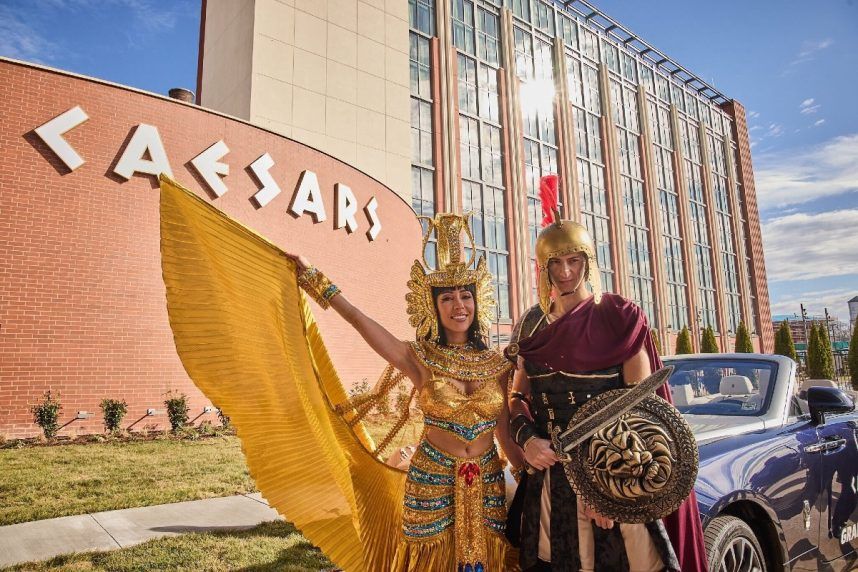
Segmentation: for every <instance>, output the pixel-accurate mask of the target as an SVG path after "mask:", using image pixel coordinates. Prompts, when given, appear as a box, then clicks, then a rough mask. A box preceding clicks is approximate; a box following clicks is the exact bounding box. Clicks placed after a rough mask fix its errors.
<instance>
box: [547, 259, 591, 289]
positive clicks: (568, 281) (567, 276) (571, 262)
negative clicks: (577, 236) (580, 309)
mask: <svg viewBox="0 0 858 572" xmlns="http://www.w3.org/2000/svg"><path fill="white" fill-rule="evenodd" d="M586 269H587V259H586V258H585V257H584V255H583V254H582V253H580V252H573V253H572V254H565V255H563V256H557V257H554V258H549V259H548V276H549V277H550V278H551V283H552V284H553V285H554V288H556V289H557V291H558V292H559V293H561V294H565V293H569V292H574V291H575V290H577V289H578V287H579V286H580V285H581V282H582V280H583V278H584V272H585V271H586Z"/></svg>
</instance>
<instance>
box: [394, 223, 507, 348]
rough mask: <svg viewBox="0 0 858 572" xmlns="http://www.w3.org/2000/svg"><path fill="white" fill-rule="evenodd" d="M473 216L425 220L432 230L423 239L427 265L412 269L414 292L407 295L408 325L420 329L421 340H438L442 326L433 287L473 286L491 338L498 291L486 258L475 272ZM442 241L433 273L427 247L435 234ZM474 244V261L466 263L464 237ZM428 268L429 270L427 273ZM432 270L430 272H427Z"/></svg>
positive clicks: (480, 317)
mask: <svg viewBox="0 0 858 572" xmlns="http://www.w3.org/2000/svg"><path fill="white" fill-rule="evenodd" d="M470 217H471V214H470V213H468V214H466V215H464V216H462V215H456V214H450V213H438V214H436V215H435V218H429V217H419V218H421V219H423V218H425V219H426V220H427V222H428V223H429V224H428V227H427V229H426V234H425V235H424V236H423V264H422V265H421V264H420V262H419V261H418V260H415V261H414V265H413V266H412V267H411V279H410V280H409V281H408V289H409V290H410V292H408V294H406V296H405V300H406V301H407V302H408V322H409V323H410V324H411V325H412V326H413V327H415V328H417V339H418V340H422V339H425V338H426V337H427V335H428V336H429V339H432V340H434V339H437V338H438V333H439V328H440V325H439V324H438V313H437V312H436V311H435V299H434V298H433V296H432V287H433V286H434V287H436V288H438V287H441V288H444V287H447V288H449V287H457V286H458V287H461V286H467V285H468V284H473V285H474V289H475V297H476V300H475V301H476V304H477V315H476V316H475V317H474V319H475V320H477V322H478V324H479V328H480V333H481V334H483V335H484V336H485V335H488V334H489V332H490V327H491V323H492V318H493V317H494V308H495V300H494V288H493V287H492V277H491V274H489V271H488V269H487V268H486V260H485V258H480V261H479V262H478V263H477V266H476V268H472V264H473V262H474V257H475V256H476V250H475V248H474V246H475V244H474V236H473V235H472V234H471V227H470V225H469V224H468V219H469V218H470ZM433 231H434V232H435V235H436V237H437V239H438V244H437V250H438V267H437V268H436V269H435V270H432V269H431V268H430V266H429V262H428V261H427V260H426V244H427V243H428V242H429V238H430V237H431V236H432V232H433ZM463 231H464V233H465V234H466V235H467V237H468V240H470V243H471V244H470V247H471V257H470V259H469V260H468V261H467V263H466V262H463V261H462V244H461V240H460V237H461V235H462V232H463ZM424 266H425V269H424ZM427 270H428V272H427Z"/></svg>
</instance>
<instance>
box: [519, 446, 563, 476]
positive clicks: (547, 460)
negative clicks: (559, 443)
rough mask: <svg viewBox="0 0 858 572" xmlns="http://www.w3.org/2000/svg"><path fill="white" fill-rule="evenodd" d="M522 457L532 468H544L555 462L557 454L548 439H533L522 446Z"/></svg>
mask: <svg viewBox="0 0 858 572" xmlns="http://www.w3.org/2000/svg"><path fill="white" fill-rule="evenodd" d="M524 458H525V459H527V463H528V464H529V465H530V466H531V467H533V468H534V469H539V470H541V471H542V470H545V469H547V468H548V467H550V466H551V465H553V464H554V463H556V462H557V454H556V453H555V452H554V449H552V448H551V441H549V440H548V439H533V440H532V441H530V442H528V443H526V444H525V446H524Z"/></svg>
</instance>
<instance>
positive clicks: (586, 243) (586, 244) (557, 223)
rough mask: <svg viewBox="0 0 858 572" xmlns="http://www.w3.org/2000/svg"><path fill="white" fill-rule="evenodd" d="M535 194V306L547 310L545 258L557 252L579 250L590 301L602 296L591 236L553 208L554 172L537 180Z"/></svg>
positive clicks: (548, 284) (548, 281)
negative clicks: (538, 208) (538, 204)
mask: <svg viewBox="0 0 858 572" xmlns="http://www.w3.org/2000/svg"><path fill="white" fill-rule="evenodd" d="M539 198H540V199H541V200H542V214H543V219H542V226H543V227H544V228H543V229H542V230H541V231H540V233H539V236H538V237H537V238H536V265H537V273H538V274H539V286H538V293H539V306H540V307H541V308H542V311H543V312H545V313H546V314H547V313H549V312H550V311H551V277H550V276H549V274H548V261H549V260H551V259H552V258H557V257H558V256H565V255H567V254H574V253H576V252H580V253H582V254H583V255H584V256H585V257H586V258H587V274H586V275H585V276H584V281H585V282H589V284H590V288H591V289H592V290H593V298H594V302H596V303H597V304H598V303H599V302H600V301H601V299H602V282H601V279H600V273H599V264H598V262H596V248H595V245H594V243H593V237H592V236H590V233H589V232H588V231H587V229H586V228H585V227H584V226H583V225H580V224H578V223H577V222H572V221H571V220H561V219H560V212H559V211H558V209H557V175H546V176H544V177H542V179H540V181H539Z"/></svg>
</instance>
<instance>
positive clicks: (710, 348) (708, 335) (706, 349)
mask: <svg viewBox="0 0 858 572" xmlns="http://www.w3.org/2000/svg"><path fill="white" fill-rule="evenodd" d="M719 351H720V350H719V349H718V341H717V340H716V339H715V331H714V330H713V329H712V326H706V328H704V329H703V339H701V340H700V353H704V354H717V353H718V352H719Z"/></svg>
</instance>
